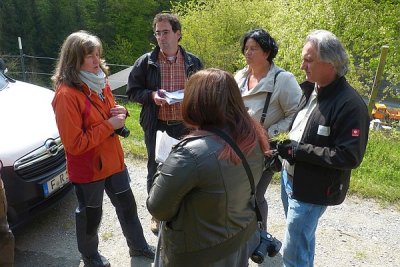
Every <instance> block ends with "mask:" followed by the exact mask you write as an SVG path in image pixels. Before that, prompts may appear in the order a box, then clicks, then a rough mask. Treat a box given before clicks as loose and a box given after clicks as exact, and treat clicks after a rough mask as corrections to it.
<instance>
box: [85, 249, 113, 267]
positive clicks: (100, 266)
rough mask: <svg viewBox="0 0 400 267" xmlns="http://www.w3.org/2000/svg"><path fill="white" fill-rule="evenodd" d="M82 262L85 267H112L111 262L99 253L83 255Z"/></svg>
mask: <svg viewBox="0 0 400 267" xmlns="http://www.w3.org/2000/svg"><path fill="white" fill-rule="evenodd" d="M82 260H83V262H84V263H85V267H111V264H110V262H109V261H108V260H107V259H106V258H104V257H103V256H102V255H100V253H98V252H97V253H96V254H93V255H91V256H84V255H82Z"/></svg>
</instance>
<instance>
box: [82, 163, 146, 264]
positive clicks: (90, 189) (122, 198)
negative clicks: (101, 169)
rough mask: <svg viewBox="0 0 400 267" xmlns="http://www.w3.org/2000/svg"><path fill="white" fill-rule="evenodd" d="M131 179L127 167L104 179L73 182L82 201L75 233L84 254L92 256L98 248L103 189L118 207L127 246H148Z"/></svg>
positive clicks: (141, 247) (116, 207)
mask: <svg viewBox="0 0 400 267" xmlns="http://www.w3.org/2000/svg"><path fill="white" fill-rule="evenodd" d="M129 181H130V178H129V174H128V171H127V170H126V169H125V170H124V171H122V172H119V173H116V174H114V175H111V176H110V177H108V178H106V179H105V180H101V181H98V182H93V183H88V184H74V185H75V193H76V196H77V198H78V204H79V206H78V208H77V209H76V211H75V218H76V236H77V241H78V250H79V252H80V253H81V254H83V255H85V256H91V255H93V254H95V253H97V251H98V245H99V236H98V229H99V226H100V221H101V216H102V204H103V193H104V190H105V191H106V193H107V195H108V197H109V198H110V200H111V203H112V204H113V206H114V207H115V210H116V213H117V216H118V220H119V222H120V224H121V228H122V231H123V233H124V236H125V238H126V241H127V244H128V247H130V248H133V249H143V248H145V247H146V246H147V242H146V240H145V238H144V235H143V229H142V225H141V223H140V221H139V218H138V214H137V207H136V202H135V198H134V196H133V193H132V190H131V188H130V185H129Z"/></svg>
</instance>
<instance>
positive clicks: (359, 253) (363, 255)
mask: <svg viewBox="0 0 400 267" xmlns="http://www.w3.org/2000/svg"><path fill="white" fill-rule="evenodd" d="M355 258H356V259H358V260H364V259H366V258H367V254H366V253H365V252H364V251H356V255H355Z"/></svg>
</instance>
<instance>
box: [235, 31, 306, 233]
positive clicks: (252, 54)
mask: <svg viewBox="0 0 400 267" xmlns="http://www.w3.org/2000/svg"><path fill="white" fill-rule="evenodd" d="M242 53H243V55H244V56H245V58H246V62H247V66H246V67H245V68H243V69H242V70H239V71H238V72H237V73H236V75H235V80H236V82H237V83H238V85H239V88H240V92H241V94H242V97H243V101H244V105H245V106H246V108H247V110H248V112H249V114H250V116H251V117H252V118H254V119H255V120H257V121H259V122H260V119H261V114H262V113H263V109H264V106H265V101H266V98H267V94H268V93H271V98H270V101H269V105H268V109H267V113H266V114H265V121H264V122H263V123H262V124H263V127H264V128H265V129H266V130H267V132H268V136H269V138H273V137H274V136H276V135H278V134H279V133H282V132H287V131H288V130H289V125H290V123H291V120H292V118H293V116H294V114H295V112H296V107H297V105H298V103H299V101H300V97H301V94H302V92H301V89H300V86H299V84H298V83H297V81H296V78H295V77H294V75H293V74H292V73H290V72H288V71H285V70H284V69H282V68H279V67H278V66H276V65H275V64H274V61H273V59H274V58H275V56H276V54H277V53H278V46H277V44H276V42H275V40H274V38H272V37H271V35H270V34H269V33H267V32H266V31H265V30H263V29H255V30H251V31H249V32H247V33H246V34H245V35H244V36H243V40H242ZM271 147H272V148H275V147H274V142H271ZM273 174H274V173H273V171H272V170H271V169H265V170H264V172H263V174H262V176H261V180H260V182H259V183H258V185H257V192H256V199H257V203H258V206H259V209H260V212H261V216H262V218H263V221H262V224H263V227H264V229H267V217H268V203H267V201H266V199H265V196H264V195H265V192H266V190H267V187H268V185H269V183H270V182H271V179H272V176H273Z"/></svg>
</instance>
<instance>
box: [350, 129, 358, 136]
mask: <svg viewBox="0 0 400 267" xmlns="http://www.w3.org/2000/svg"><path fill="white" fill-rule="evenodd" d="M351 136H357V137H358V136H360V129H352V130H351Z"/></svg>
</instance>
